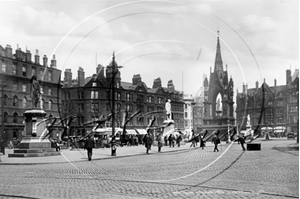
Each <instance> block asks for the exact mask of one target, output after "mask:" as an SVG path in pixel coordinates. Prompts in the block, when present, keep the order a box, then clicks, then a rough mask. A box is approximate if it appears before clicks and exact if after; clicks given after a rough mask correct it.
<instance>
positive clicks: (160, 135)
mask: <svg viewBox="0 0 300 199" xmlns="http://www.w3.org/2000/svg"><path fill="white" fill-rule="evenodd" d="M157 147H158V152H160V151H161V147H162V134H161V133H158V135H157Z"/></svg>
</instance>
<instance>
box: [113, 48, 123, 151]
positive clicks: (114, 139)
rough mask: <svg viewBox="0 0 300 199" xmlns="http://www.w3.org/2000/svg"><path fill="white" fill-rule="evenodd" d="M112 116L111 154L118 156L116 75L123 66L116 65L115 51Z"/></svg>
mask: <svg viewBox="0 0 300 199" xmlns="http://www.w3.org/2000/svg"><path fill="white" fill-rule="evenodd" d="M111 65H112V80H111V81H112V89H111V92H112V95H111V97H112V105H111V109H112V117H111V122H112V126H111V127H112V139H111V156H116V136H115V86H116V84H115V76H116V75H117V73H118V68H121V66H116V65H115V53H113V57H112V64H111Z"/></svg>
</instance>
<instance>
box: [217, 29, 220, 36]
mask: <svg viewBox="0 0 300 199" xmlns="http://www.w3.org/2000/svg"><path fill="white" fill-rule="evenodd" d="M217 33H218V37H219V36H220V31H219V28H218V31H217Z"/></svg>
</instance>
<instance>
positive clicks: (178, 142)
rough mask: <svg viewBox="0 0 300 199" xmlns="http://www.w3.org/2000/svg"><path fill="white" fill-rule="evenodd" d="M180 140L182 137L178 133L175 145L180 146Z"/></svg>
mask: <svg viewBox="0 0 300 199" xmlns="http://www.w3.org/2000/svg"><path fill="white" fill-rule="evenodd" d="M181 140H182V137H181V135H180V134H179V135H178V136H177V138H176V143H177V146H178V147H180V142H181Z"/></svg>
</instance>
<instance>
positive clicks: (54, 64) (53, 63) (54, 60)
mask: <svg viewBox="0 0 300 199" xmlns="http://www.w3.org/2000/svg"><path fill="white" fill-rule="evenodd" d="M50 66H51V68H56V59H55V55H53V59H52V60H51V65H50Z"/></svg>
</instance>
